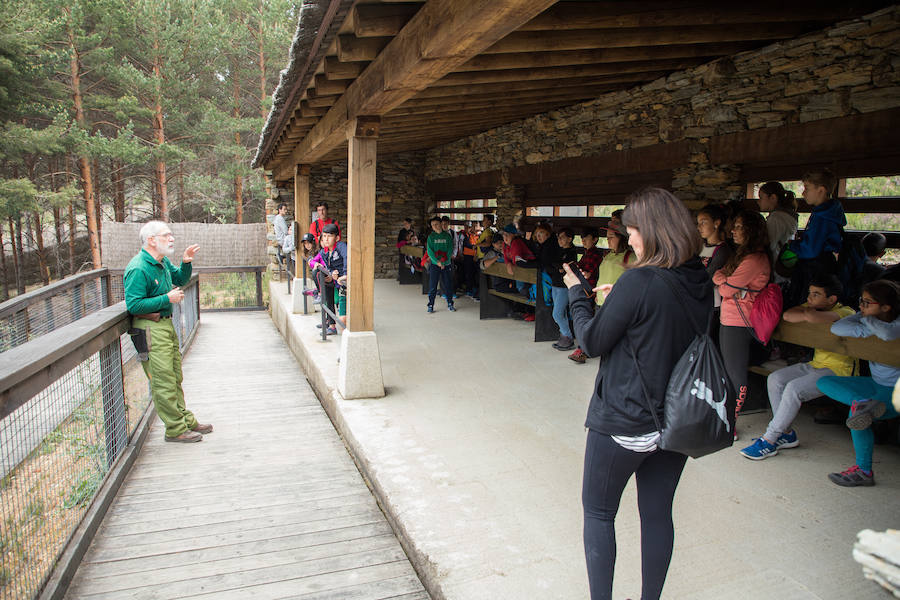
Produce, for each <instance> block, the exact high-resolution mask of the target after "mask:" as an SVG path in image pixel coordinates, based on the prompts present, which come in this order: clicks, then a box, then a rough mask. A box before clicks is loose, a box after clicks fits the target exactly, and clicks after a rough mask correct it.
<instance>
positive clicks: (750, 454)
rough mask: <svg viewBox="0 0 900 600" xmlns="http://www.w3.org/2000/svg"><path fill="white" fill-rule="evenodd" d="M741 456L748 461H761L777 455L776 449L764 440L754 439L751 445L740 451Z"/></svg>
mask: <svg viewBox="0 0 900 600" xmlns="http://www.w3.org/2000/svg"><path fill="white" fill-rule="evenodd" d="M741 454H742V455H743V456H745V457H747V458H749V459H750V460H763V459H764V458H769V457H770V456H775V455H776V454H778V448H777V447H776V446H774V445H772V444H770V443H769V442H767V441H766V438H756V440H755V441H754V442H753V443H752V444H750V445H749V446H747V447H746V448H744V449H743V450H741Z"/></svg>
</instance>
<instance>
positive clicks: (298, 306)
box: [291, 277, 315, 315]
mask: <svg viewBox="0 0 900 600" xmlns="http://www.w3.org/2000/svg"><path fill="white" fill-rule="evenodd" d="M291 312H292V313H294V314H295V315H308V314H310V313H313V312H315V311H314V310H313V299H312V296H307V297H306V310H305V311H304V310H303V279H302V278H300V277H294V281H293V282H292V283H291Z"/></svg>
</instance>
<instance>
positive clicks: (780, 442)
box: [775, 429, 800, 450]
mask: <svg viewBox="0 0 900 600" xmlns="http://www.w3.org/2000/svg"><path fill="white" fill-rule="evenodd" d="M799 445H800V440H798V439H797V430H796V429H794V430H793V431H791V432H790V433H782V434H781V435H779V436H778V439H777V440H775V447H776V448H778V449H779V450H783V449H785V448H796V447H797V446H799Z"/></svg>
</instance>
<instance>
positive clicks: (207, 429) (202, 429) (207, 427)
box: [191, 423, 213, 435]
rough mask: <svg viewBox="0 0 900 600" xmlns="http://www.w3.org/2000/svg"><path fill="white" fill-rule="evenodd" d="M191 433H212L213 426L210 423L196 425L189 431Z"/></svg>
mask: <svg viewBox="0 0 900 600" xmlns="http://www.w3.org/2000/svg"><path fill="white" fill-rule="evenodd" d="M191 431H196V432H197V433H202V434H203V435H206V434H208V433H212V432H213V426H212V425H211V424H210V423H197V425H196V426H195V427H194V428H193V429H191Z"/></svg>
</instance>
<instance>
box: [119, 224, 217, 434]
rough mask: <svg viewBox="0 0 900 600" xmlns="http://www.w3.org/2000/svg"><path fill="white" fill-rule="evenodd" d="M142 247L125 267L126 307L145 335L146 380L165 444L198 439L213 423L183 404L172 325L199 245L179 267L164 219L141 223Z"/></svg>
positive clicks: (186, 254) (173, 238) (190, 247)
mask: <svg viewBox="0 0 900 600" xmlns="http://www.w3.org/2000/svg"><path fill="white" fill-rule="evenodd" d="M141 245H142V248H141V251H140V252H139V253H138V254H137V256H135V257H134V258H132V259H131V261H130V262H129V263H128V266H127V267H126V268H125V276H124V284H125V306H126V308H127V309H128V312H129V313H131V314H132V315H133V317H132V327H133V328H134V329H143V330H144V332H145V333H146V335H147V346H148V350H149V352H148V359H147V360H146V361H144V362H142V363H141V365H142V366H143V367H144V373H146V374H147V378H148V379H149V380H150V395H151V396H152V398H153V404H154V405H155V406H156V413H157V414H158V415H159V418H160V419H162V422H163V423H164V424H165V426H166V441H167V442H199V441H201V440H202V439H203V435H202V434H204V433H212V430H213V428H212V425H208V424H206V425H204V424H201V423H198V422H197V419H196V418H195V417H194V415H193V413H192V412H191V411H189V410H188V409H187V407H186V406H185V404H184V392H183V391H182V389H181V382H182V380H183V375H182V373H181V351H180V350H179V349H178V336H177V335H176V333H175V328H174V327H173V326H172V305H173V304H178V303H179V302H181V301H182V300H184V292H183V291H182V290H181V288H180V287H179V286H182V285H184V284H186V283H187V282H188V280H190V278H191V261H192V260H194V255H196V254H197V251H198V250H199V249H200V246H199V245H197V244H194V245H192V246H188V247H187V248H186V249H185V251H184V256H183V257H182V262H181V266H180V267H178V268H176V267H175V265H173V264H172V263H171V261H169V258H168V257H169V256H172V255H173V254H174V253H175V236H174V235H172V230H171V229H169V226H168V225H167V224H165V223H163V222H162V221H150V222H149V223H147V224H146V225H144V226H143V227H141Z"/></svg>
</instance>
